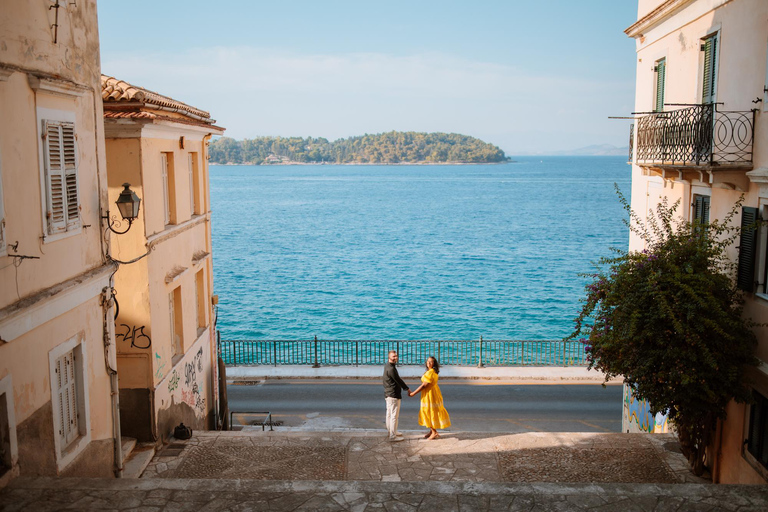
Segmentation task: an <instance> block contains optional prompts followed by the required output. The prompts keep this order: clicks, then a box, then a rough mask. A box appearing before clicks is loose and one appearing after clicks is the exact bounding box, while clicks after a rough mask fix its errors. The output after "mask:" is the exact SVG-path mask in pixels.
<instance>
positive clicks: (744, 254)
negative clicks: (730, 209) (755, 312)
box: [736, 206, 759, 293]
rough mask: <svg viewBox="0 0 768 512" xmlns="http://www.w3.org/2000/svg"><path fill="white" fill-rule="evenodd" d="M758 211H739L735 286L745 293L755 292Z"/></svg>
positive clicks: (749, 209) (755, 209)
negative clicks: (737, 263)
mask: <svg viewBox="0 0 768 512" xmlns="http://www.w3.org/2000/svg"><path fill="white" fill-rule="evenodd" d="M758 220H759V216H758V209H757V208H752V207H749V206H744V207H742V209H741V236H740V240H739V266H738V275H737V278H736V284H737V286H738V287H739V289H741V290H744V291H746V292H750V293H751V292H753V291H755V256H756V249H757V241H758V230H757V224H758Z"/></svg>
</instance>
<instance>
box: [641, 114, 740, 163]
mask: <svg viewBox="0 0 768 512" xmlns="http://www.w3.org/2000/svg"><path fill="white" fill-rule="evenodd" d="M754 126H755V111H754V110H747V111H743V112H727V111H718V110H717V104H715V103H707V104H703V105H690V106H687V107H685V108H680V109H677V110H671V111H667V112H653V113H648V114H644V115H641V116H640V117H639V118H638V120H637V136H636V137H635V140H632V137H631V136H630V147H632V146H633V145H634V146H635V147H636V159H635V163H636V164H638V165H653V166H659V167H664V166H674V167H707V168H738V167H749V168H751V166H752V144H753V141H754Z"/></svg>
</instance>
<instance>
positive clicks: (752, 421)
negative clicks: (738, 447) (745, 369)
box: [747, 391, 768, 468]
mask: <svg viewBox="0 0 768 512" xmlns="http://www.w3.org/2000/svg"><path fill="white" fill-rule="evenodd" d="M753 396H754V399H755V403H754V404H752V406H751V407H750V410H749V438H748V439H747V451H748V452H749V453H750V454H751V455H752V456H753V457H754V458H755V459H756V460H757V462H759V463H760V464H762V465H763V467H765V468H768V398H765V397H764V396H763V395H761V394H760V393H758V392H757V391H753Z"/></svg>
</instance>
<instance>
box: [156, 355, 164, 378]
mask: <svg viewBox="0 0 768 512" xmlns="http://www.w3.org/2000/svg"><path fill="white" fill-rule="evenodd" d="M155 364H156V365H157V371H156V372H155V377H157V378H158V379H162V378H163V368H165V361H163V358H162V357H160V354H158V353H157V352H155Z"/></svg>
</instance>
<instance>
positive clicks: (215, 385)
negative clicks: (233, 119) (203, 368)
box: [200, 133, 227, 430]
mask: <svg viewBox="0 0 768 512" xmlns="http://www.w3.org/2000/svg"><path fill="white" fill-rule="evenodd" d="M211 137H213V134H212V133H208V134H206V135H204V136H203V145H202V147H201V148H200V149H201V151H200V153H201V155H202V160H201V162H202V168H201V171H202V173H201V174H202V176H200V179H201V181H202V179H203V178H205V177H207V176H208V150H207V147H208V141H210V140H211ZM203 194H204V197H203V204H204V205H206V206H208V208H206V210H207V211H206V212H205V213H208V211H210V204H209V202H210V197H211V196H210V188H209V185H208V181H205V183H204V187H203ZM207 222H209V223H210V222H211V220H210V218H209V219H208V221H207ZM205 244H206V248H205V250H206V251H208V252H211V253H212V252H213V247H212V246H211V247H208V246H207V245H208V240H206V241H205ZM205 265H206V268H207V267H208V263H207V262H206V264H205ZM212 271H213V269H212V268H211V272H208V274H209V281H208V283H207V284H208V285H209V286H208V288H209V289H208V300H207V301H206V307H210V306H211V297H212V296H213V286H212V285H213V272H212ZM209 313H210V316H209V318H208V338H209V340H210V342H209V344H208V349H209V350H210V355H211V384H210V391H211V400H212V401H213V407H212V408H211V411H213V416H214V418H213V428H214V429H216V430H220V429H221V425H220V424H219V406H220V405H221V404H219V393H220V391H219V386H222V385H223V386H226V385H227V383H226V382H224V383H222V382H219V352H218V350H217V349H218V346H217V343H216V342H217V339H216V325H215V324H214V322H213V320H214V317H213V315H214V312H213V308H212V307H210V309H209ZM214 390H216V392H215V393H214Z"/></svg>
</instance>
